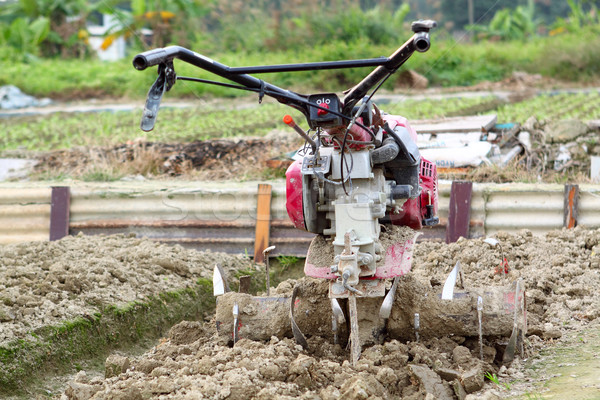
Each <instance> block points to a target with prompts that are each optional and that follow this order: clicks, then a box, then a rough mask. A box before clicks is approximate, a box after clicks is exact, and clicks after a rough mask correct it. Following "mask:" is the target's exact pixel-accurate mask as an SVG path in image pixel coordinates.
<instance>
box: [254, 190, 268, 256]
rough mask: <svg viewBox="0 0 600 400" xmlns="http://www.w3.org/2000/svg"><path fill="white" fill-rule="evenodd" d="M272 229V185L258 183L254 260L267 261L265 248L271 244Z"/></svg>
mask: <svg viewBox="0 0 600 400" xmlns="http://www.w3.org/2000/svg"><path fill="white" fill-rule="evenodd" d="M270 230H271V185H268V184H262V183H261V184H259V185H258V204H257V207H256V236H255V240H254V262H255V263H261V262H264V261H265V256H264V254H263V250H264V249H266V248H267V247H268V246H269V235H270Z"/></svg>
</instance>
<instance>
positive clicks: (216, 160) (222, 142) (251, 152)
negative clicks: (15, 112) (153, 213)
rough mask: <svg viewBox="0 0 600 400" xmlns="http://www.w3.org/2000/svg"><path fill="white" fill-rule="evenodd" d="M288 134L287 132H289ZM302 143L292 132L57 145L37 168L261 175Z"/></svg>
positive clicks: (73, 172)
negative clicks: (99, 145)
mask: <svg viewBox="0 0 600 400" xmlns="http://www.w3.org/2000/svg"><path fill="white" fill-rule="evenodd" d="M286 133H287V132H286ZM300 145H301V143H300V142H299V141H298V139H297V138H296V137H293V136H291V135H289V134H286V135H279V134H278V132H273V133H272V134H270V135H269V136H268V137H266V138H254V139H253V138H244V139H212V140H204V141H194V142H191V143H160V142H140V141H136V142H130V143H126V144H122V145H119V146H115V147H111V148H97V147H92V148H75V149H66V150H56V151H51V152H49V153H45V154H42V155H40V156H39V157H38V163H37V165H36V167H35V173H36V174H39V175H42V176H43V175H47V174H54V175H56V174H66V175H69V176H72V177H74V178H84V177H85V176H86V174H89V173H90V172H92V171H98V170H101V169H105V170H110V169H113V168H114V167H115V166H119V168H118V169H116V170H115V172H117V171H118V172H119V173H121V174H124V175H144V176H148V177H150V176H159V177H160V176H161V175H162V176H170V177H173V176H180V175H188V176H189V175H192V176H193V177H194V178H195V179H211V180H212V179H219V180H224V179H231V178H236V179H240V178H244V179H257V178H264V174H265V173H267V172H268V165H267V161H268V160H270V159H271V158H275V157H278V156H280V155H281V154H284V153H286V152H290V151H295V150H297V149H298V148H299V147H300Z"/></svg>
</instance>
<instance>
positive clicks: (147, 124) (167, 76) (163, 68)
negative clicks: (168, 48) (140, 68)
mask: <svg viewBox="0 0 600 400" xmlns="http://www.w3.org/2000/svg"><path fill="white" fill-rule="evenodd" d="M176 79H177V77H176V75H175V69H174V67H173V62H172V61H168V62H166V63H162V64H160V65H159V66H158V77H157V78H156V81H154V83H153V84H152V86H151V87H150V90H149V91H148V96H147V97H146V104H145V106H144V112H143V114H142V122H141V123H140V128H141V129H142V130H143V131H144V132H150V131H151V130H152V129H154V124H155V123H156V116H157V115H158V108H159V107H160V101H161V99H162V96H163V94H165V92H167V91H169V90H171V87H173V84H175V80H176Z"/></svg>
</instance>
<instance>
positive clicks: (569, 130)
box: [544, 119, 588, 143]
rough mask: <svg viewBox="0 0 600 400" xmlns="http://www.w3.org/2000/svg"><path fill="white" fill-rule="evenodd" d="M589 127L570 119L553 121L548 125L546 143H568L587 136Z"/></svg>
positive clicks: (545, 130)
mask: <svg viewBox="0 0 600 400" xmlns="http://www.w3.org/2000/svg"><path fill="white" fill-rule="evenodd" d="M587 131H588V126H587V125H586V124H584V123H583V122H581V121H579V120H574V119H569V120H562V121H552V122H550V123H548V125H546V127H545V129H544V132H545V133H546V141H547V142H550V143H567V142H570V141H573V140H575V139H576V138H578V137H579V136H581V135H585V134H586V133H587Z"/></svg>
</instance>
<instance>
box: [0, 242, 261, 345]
mask: <svg viewBox="0 0 600 400" xmlns="http://www.w3.org/2000/svg"><path fill="white" fill-rule="evenodd" d="M215 263H219V264H221V266H222V267H223V268H224V269H225V270H226V271H232V270H238V269H241V268H248V267H250V266H251V263H250V261H249V260H247V259H244V258H242V257H236V256H231V255H227V254H224V253H211V252H197V251H194V250H187V249H184V248H182V247H179V246H174V247H173V246H167V245H161V244H157V243H155V242H152V241H150V240H147V239H137V238H135V237H130V236H125V235H113V236H83V235H79V236H71V237H66V238H64V239H62V240H59V241H55V242H33V243H23V244H14V245H8V246H0V344H2V343H5V342H8V341H11V340H12V339H22V338H24V337H26V336H27V334H28V333H29V332H32V331H35V330H36V329H37V328H40V327H43V326H50V325H56V324H58V323H60V322H64V321H65V320H68V319H73V318H76V317H86V316H90V315H93V314H94V313H95V312H96V311H98V309H99V308H100V307H107V306H111V305H114V306H123V305H125V304H127V303H130V302H134V301H144V300H145V299H146V298H147V297H148V296H155V295H158V294H159V293H162V292H167V291H174V290H178V289H183V288H186V287H191V286H193V285H194V284H195V282H196V281H197V279H198V278H207V279H212V271H213V268H214V265H215Z"/></svg>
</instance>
